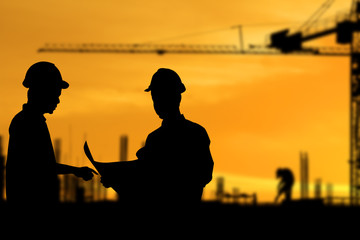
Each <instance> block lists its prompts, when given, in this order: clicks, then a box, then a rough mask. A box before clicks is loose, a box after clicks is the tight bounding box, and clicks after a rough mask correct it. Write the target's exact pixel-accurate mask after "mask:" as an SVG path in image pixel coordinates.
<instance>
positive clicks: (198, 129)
mask: <svg viewBox="0 0 360 240" xmlns="http://www.w3.org/2000/svg"><path fill="white" fill-rule="evenodd" d="M185 127H186V128H187V129H189V130H191V131H195V132H200V133H206V134H207V132H206V129H205V128H204V127H203V126H201V125H200V124H198V123H195V122H193V121H190V120H188V119H185Z"/></svg>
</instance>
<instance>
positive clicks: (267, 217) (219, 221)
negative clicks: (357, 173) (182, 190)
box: [0, 202, 360, 239]
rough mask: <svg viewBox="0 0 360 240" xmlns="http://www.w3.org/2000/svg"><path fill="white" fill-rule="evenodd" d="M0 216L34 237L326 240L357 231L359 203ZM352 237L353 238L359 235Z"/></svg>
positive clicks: (83, 209) (96, 207) (68, 207)
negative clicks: (351, 204) (76, 235)
mask: <svg viewBox="0 0 360 240" xmlns="http://www.w3.org/2000/svg"><path fill="white" fill-rule="evenodd" d="M0 217H1V225H0V230H1V229H2V230H5V229H7V230H9V229H12V230H11V231H13V233H14V234H20V233H21V234H23V233H24V232H23V231H25V229H27V230H26V232H27V233H34V234H35V235H34V236H38V235H37V234H39V233H45V232H46V233H50V232H51V233H52V234H55V235H52V236H53V237H56V236H57V234H60V235H61V234H65V235H67V233H68V234H71V236H73V235H74V234H79V236H81V237H80V238H81V239H86V238H90V239H94V238H95V236H96V238H99V239H104V238H105V237H104V236H105V235H108V234H111V235H112V236H113V237H111V238H113V239H120V238H122V237H121V236H122V235H126V234H130V235H128V236H132V237H131V238H125V239H134V238H135V239H143V238H145V237H146V238H148V237H149V236H153V237H157V236H161V239H180V237H181V238H184V237H186V236H191V235H194V236H195V235H196V236H201V239H206V238H210V237H212V238H215V236H218V237H216V238H219V236H221V238H220V239H225V238H227V237H225V236H235V237H233V238H235V239H264V238H266V239H267V238H269V239H277V238H280V239H285V238H286V239H289V238H290V239H293V238H295V239H300V238H304V237H306V238H309V239H316V238H319V239H325V236H327V237H330V238H331V239H334V238H335V237H334V236H335V235H334V234H340V235H339V236H341V237H340V239H346V237H345V236H346V234H347V233H349V232H353V233H356V234H357V232H358V231H359V230H360V208H359V207H346V206H324V205H322V204H318V203H316V202H315V203H314V202H293V203H291V204H288V205H283V206H274V205H257V206H241V205H238V204H221V203H218V202H203V203H202V204H201V205H200V206H199V207H198V208H197V209H191V210H189V209H179V208H175V207H174V208H167V209H162V211H160V210H159V209H146V210H144V209H142V211H137V210H134V209H133V208H129V207H128V206H124V205H122V204H120V203H116V202H103V203H85V204H70V203H68V204H60V205H58V206H56V207H43V206H40V207H39V206H38V207H27V208H23V209H20V208H18V207H13V206H9V205H8V204H6V203H3V204H0ZM1 226H2V228H1ZM5 226H8V227H5ZM14 229H20V230H19V231H14ZM45 230H46V231H45ZM70 232H71V233H70ZM190 232H191V233H190ZM114 234H115V235H117V236H118V237H115V235H114ZM189 234H190V235H189ZM219 234H220V235H219ZM228 234H229V235H228ZM234 234H235V235H234ZM30 235H31V234H30ZM45 235H46V234H45ZM164 236H165V237H164ZM336 236H338V235H336ZM355 236H356V235H354V237H352V239H359V238H357V237H355ZM274 237H275V238H274ZM106 238H108V237H106ZM336 238H338V237H336ZM71 239H72V238H71Z"/></svg>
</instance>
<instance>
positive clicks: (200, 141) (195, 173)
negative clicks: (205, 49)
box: [104, 68, 214, 207]
mask: <svg viewBox="0 0 360 240" xmlns="http://www.w3.org/2000/svg"><path fill="white" fill-rule="evenodd" d="M185 90H186V89H185V86H184V84H183V83H182V81H181V79H180V77H179V76H178V74H177V73H176V72H174V71H173V70H170V69H165V68H160V69H159V70H158V71H157V72H156V73H155V74H154V75H153V77H152V80H151V83H150V86H149V87H148V88H147V89H146V90H145V91H146V92H151V97H152V100H153V104H154V109H155V112H156V114H157V115H158V116H159V117H160V118H161V119H163V122H162V125H161V127H159V128H158V129H156V130H155V131H153V132H152V133H150V134H149V135H148V137H147V139H146V142H145V146H144V147H143V148H141V149H140V150H139V151H138V152H137V153H136V155H137V157H138V160H137V161H133V162H136V164H137V168H138V170H139V172H138V174H139V176H138V178H139V179H141V180H140V183H139V189H138V190H137V191H139V192H141V194H142V195H144V198H143V201H144V202H145V201H147V202H149V201H150V202H151V204H155V205H168V204H169V205H171V206H173V207H179V206H180V207H181V206H189V205H191V206H193V205H196V204H198V203H200V200H201V196H202V192H203V188H204V187H205V185H206V184H207V183H209V182H210V181H211V179H212V172H213V165H214V163H213V159H212V156H211V153H210V148H209V146H210V139H209V137H208V134H207V132H206V130H205V129H204V128H203V127H202V126H200V125H199V124H196V123H194V122H191V121H189V120H187V119H185V117H184V116H183V115H182V114H181V113H180V102H181V94H182V93H183V92H185ZM128 163H129V162H128ZM105 180H106V178H105ZM109 180H110V179H109ZM118 184H120V185H121V182H119V183H118ZM108 185H110V186H111V183H110V181H109V182H107V181H105V183H104V186H108ZM120 198H121V194H120Z"/></svg>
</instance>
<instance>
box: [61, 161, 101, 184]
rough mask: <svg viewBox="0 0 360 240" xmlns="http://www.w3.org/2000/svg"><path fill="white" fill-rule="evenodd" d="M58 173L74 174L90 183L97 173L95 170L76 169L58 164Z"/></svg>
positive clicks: (86, 168)
mask: <svg viewBox="0 0 360 240" xmlns="http://www.w3.org/2000/svg"><path fill="white" fill-rule="evenodd" d="M56 173H57V174H74V175H75V176H77V177H81V178H83V179H84V180H85V181H88V180H90V179H92V178H93V176H94V174H93V173H95V174H96V175H97V172H95V171H94V170H93V169H91V168H88V167H74V166H69V165H66V164H61V163H57V164H56Z"/></svg>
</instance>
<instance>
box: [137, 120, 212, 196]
mask: <svg viewBox="0 0 360 240" xmlns="http://www.w3.org/2000/svg"><path fill="white" fill-rule="evenodd" d="M209 145H210V139H209V136H208V134H207V132H206V130H205V129H204V128H203V127H202V126H200V125H199V124H196V123H194V122H191V121H189V120H186V119H185V118H184V116H183V115H181V116H180V117H179V118H178V119H177V120H176V121H172V122H166V121H163V123H162V126H161V127H160V128H158V129H156V130H155V131H154V132H152V133H150V134H149V135H148V137H147V139H146V142H145V146H144V147H143V148H141V149H140V150H139V151H138V152H137V157H138V159H139V161H138V162H139V164H140V166H141V167H142V169H143V170H144V173H143V176H145V179H144V180H143V181H144V183H145V186H146V189H147V191H148V192H147V194H148V195H149V198H154V199H167V200H170V201H171V200H179V201H182V202H184V201H185V202H186V201H199V200H200V199H201V194H202V190H203V188H204V187H205V185H206V184H207V183H209V182H210V181H211V179H212V172H213V165H214V163H213V159H212V156H211V153H210V148H209Z"/></svg>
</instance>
